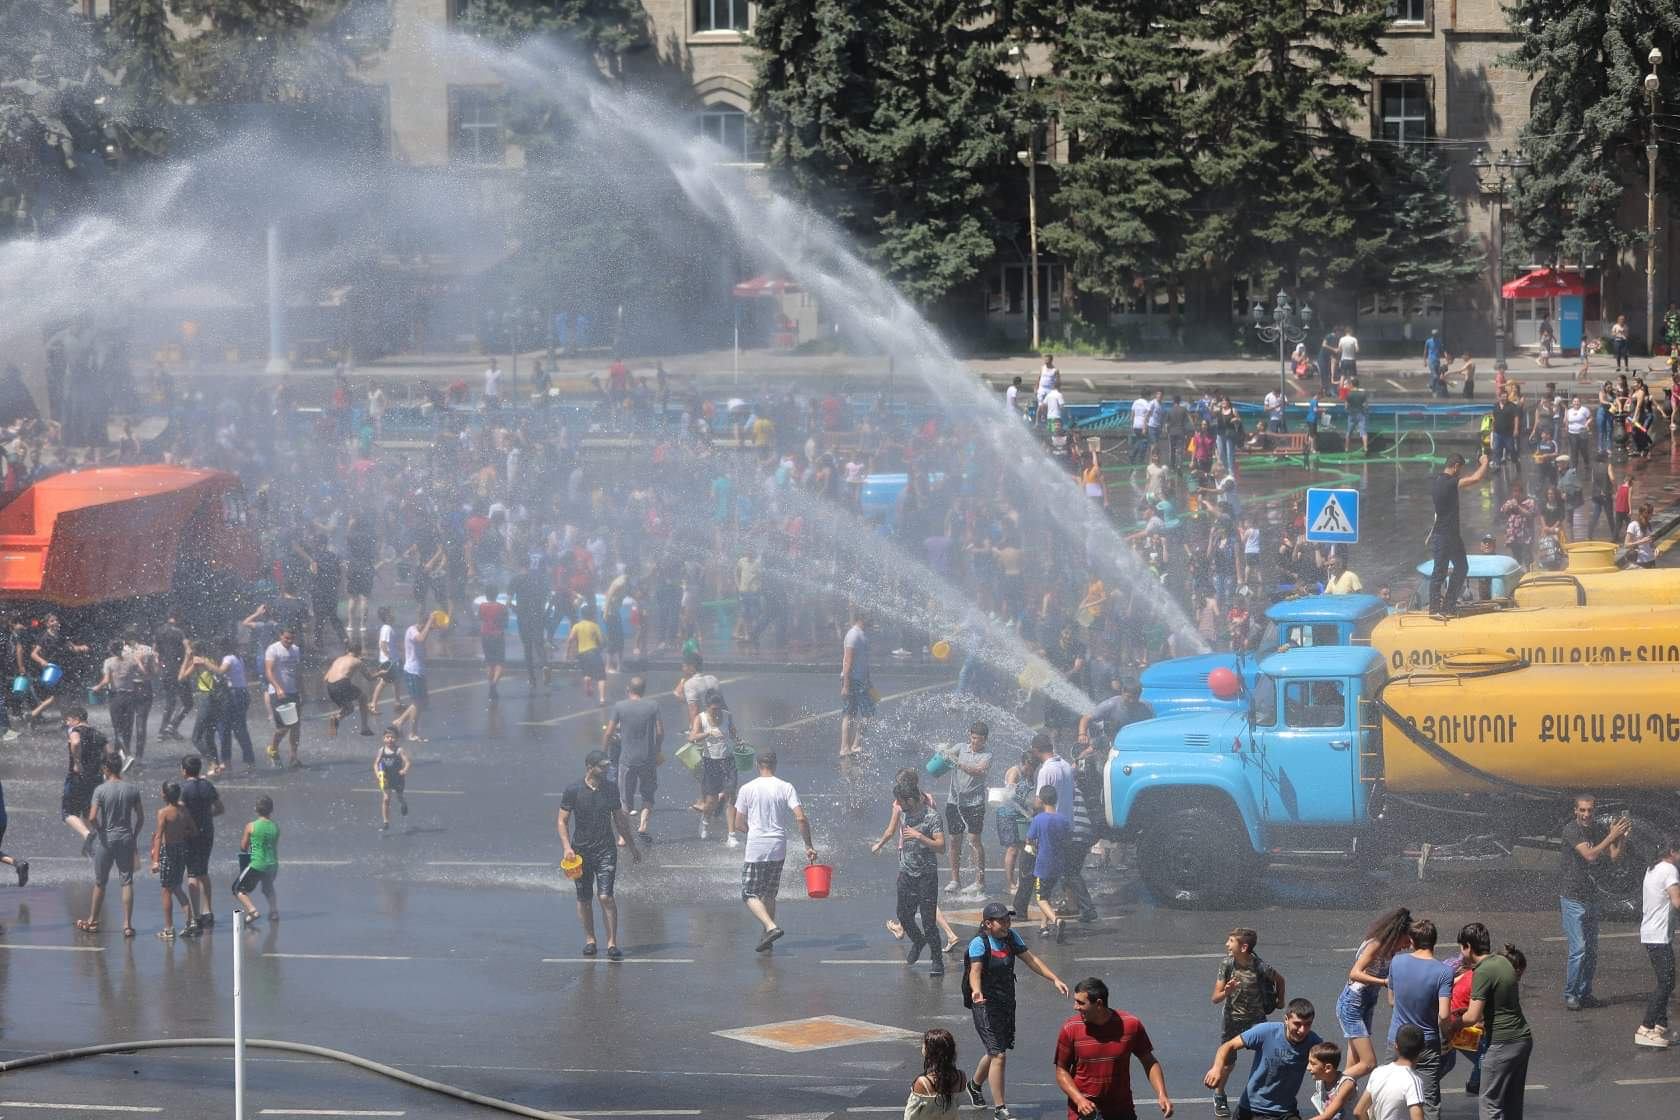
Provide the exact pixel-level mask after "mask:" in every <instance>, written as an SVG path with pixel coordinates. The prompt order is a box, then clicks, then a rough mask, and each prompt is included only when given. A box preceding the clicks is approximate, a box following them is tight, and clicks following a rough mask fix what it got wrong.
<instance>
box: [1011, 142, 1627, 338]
mask: <svg viewBox="0 0 1680 1120" xmlns="http://www.w3.org/2000/svg"><path fill="white" fill-rule="evenodd" d="M1652 213H1655V211H1654V210H1653V211H1652ZM1027 251H1028V253H1029V254H1030V260H1031V265H1030V267H1031V271H1032V277H1031V281H1030V283H1031V285H1032V302H1031V303H1030V304H1028V306H1029V308H1030V309H1031V310H1032V348H1033V352H1034V353H1037V352H1038V348H1039V341H1038V137H1037V136H1036V135H1034V134H1033V132H1032V130H1031V129H1029V130H1028V131H1027Z"/></svg>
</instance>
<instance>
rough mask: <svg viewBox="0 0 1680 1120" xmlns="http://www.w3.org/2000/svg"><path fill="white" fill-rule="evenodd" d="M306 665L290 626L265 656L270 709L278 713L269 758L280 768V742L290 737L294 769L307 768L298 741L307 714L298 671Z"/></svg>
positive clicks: (275, 716)
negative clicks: (300, 702) (304, 712)
mask: <svg viewBox="0 0 1680 1120" xmlns="http://www.w3.org/2000/svg"><path fill="white" fill-rule="evenodd" d="M302 662H303V651H302V650H301V649H299V648H298V644H297V635H296V634H294V633H293V632H292V629H291V627H289V626H288V627H287V628H286V629H284V630H282V631H280V640H279V641H277V642H275V643H274V644H273V645H271V646H269V647H268V650H267V651H266V652H265V653H264V654H263V672H264V674H265V675H266V676H267V677H268V695H269V701H270V703H269V707H270V709H271V710H272V711H273V712H274V737H273V738H272V739H270V740H269V742H268V757H269V758H270V759H272V760H273V761H274V764H275V765H276V766H278V765H279V764H280V740H282V739H286V738H290V739H291V745H292V747H291V749H292V757H291V762H290V765H291V767H292V769H294V770H296V769H299V768H301V767H302V766H303V763H301V762H299V761H298V739H299V737H300V736H301V734H302V731H303V712H302V710H301V707H300V705H299V703H298V671H299V669H300V668H301V666H302Z"/></svg>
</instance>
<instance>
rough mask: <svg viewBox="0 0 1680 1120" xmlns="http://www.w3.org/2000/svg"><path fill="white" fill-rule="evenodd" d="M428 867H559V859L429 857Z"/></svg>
mask: <svg viewBox="0 0 1680 1120" xmlns="http://www.w3.org/2000/svg"><path fill="white" fill-rule="evenodd" d="M426 866H427V867H555V868H557V867H559V866H560V863H559V861H558V860H552V859H533V860H504V859H498V860H489V861H486V860H482V859H429V860H427V861H426Z"/></svg>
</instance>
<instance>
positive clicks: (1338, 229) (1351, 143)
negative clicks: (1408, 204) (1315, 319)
mask: <svg viewBox="0 0 1680 1120" xmlns="http://www.w3.org/2000/svg"><path fill="white" fill-rule="evenodd" d="M1388 20H1389V16H1388V3H1387V0H1303V2H1299V3H1289V4H1279V3H1277V2H1276V0H1204V2H1202V3H1200V4H1199V5H1198V6H1197V8H1196V10H1195V13H1194V14H1193V16H1192V18H1191V19H1189V20H1188V21H1187V30H1188V32H1189V33H1190V35H1191V36H1193V40H1194V42H1196V43H1197V44H1198V46H1197V48H1196V58H1195V60H1194V61H1193V63H1192V64H1191V67H1190V69H1189V74H1188V76H1187V79H1188V91H1189V95H1190V99H1189V102H1188V103H1187V107H1186V113H1185V116H1184V117H1183V118H1182V119H1183V120H1184V122H1185V124H1186V128H1187V136H1186V138H1185V143H1186V146H1187V148H1188V149H1189V151H1190V152H1191V155H1192V158H1193V160H1194V163H1195V167H1196V171H1197V174H1198V176H1199V177H1200V179H1201V180H1202V182H1203V183H1204V184H1205V190H1204V191H1203V192H1202V195H1201V197H1200V198H1199V199H1198V200H1197V204H1196V207H1197V211H1198V213H1197V214H1196V216H1195V219H1194V221H1193V224H1192V228H1191V229H1190V230H1189V231H1188V233H1187V235H1186V247H1187V248H1188V249H1189V250H1190V252H1191V254H1192V255H1194V256H1200V255H1202V254H1203V253H1208V254H1211V255H1212V256H1213V257H1215V258H1217V259H1218V260H1221V261H1229V262H1230V264H1231V266H1232V267H1233V269H1234V270H1236V271H1241V272H1247V273H1248V274H1249V276H1250V277H1251V278H1253V279H1256V280H1262V279H1265V280H1269V279H1270V278H1272V277H1281V278H1282V279H1283V280H1284V281H1285V282H1286V283H1295V284H1300V285H1303V286H1305V287H1308V288H1316V287H1322V286H1327V285H1330V284H1334V283H1336V282H1338V281H1340V280H1342V279H1344V278H1346V277H1347V276H1349V275H1351V274H1352V273H1353V272H1354V270H1355V269H1356V268H1357V267H1358V264H1359V260H1360V258H1361V256H1362V255H1363V254H1364V253H1365V252H1367V251H1369V250H1370V248H1371V247H1372V240H1373V238H1374V237H1380V231H1371V230H1368V229H1362V228H1361V226H1360V224H1359V221H1358V218H1357V216H1356V215H1357V213H1358V212H1359V211H1360V210H1362V209H1369V208H1370V206H1371V205H1372V182H1371V173H1370V167H1369V163H1368V161H1367V160H1366V158H1365V153H1364V151H1363V147H1364V145H1363V144H1362V143H1361V142H1360V141H1359V140H1358V139H1357V138H1356V137H1355V136H1354V135H1353V134H1352V133H1351V132H1350V131H1349V129H1348V124H1349V122H1350V121H1351V120H1353V119H1354V118H1355V117H1356V115H1357V114H1358V113H1359V111H1360V110H1361V108H1362V106H1363V105H1364V101H1365V97H1366V93H1367V91H1368V90H1369V89H1370V83H1371V65H1370V59H1371V58H1372V57H1374V56H1376V55H1378V54H1381V53H1382V45H1381V43H1380V41H1379V36H1380V35H1381V34H1382V32H1383V30H1384V29H1385V28H1386V27H1387V25H1388Z"/></svg>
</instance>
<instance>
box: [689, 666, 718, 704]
mask: <svg viewBox="0 0 1680 1120" xmlns="http://www.w3.org/2000/svg"><path fill="white" fill-rule="evenodd" d="M717 686H718V679H717V678H716V677H714V676H712V674H710V673H696V674H694V675H693V676H692V677H689V678H688V679H687V680H686V681H684V682H683V702H684V703H686V704H687V705H688V706H689V707H690V708H696V709H698V708H704V707H705V706H706V693H708V692H711V691H712V690H713V689H715V688H717Z"/></svg>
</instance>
